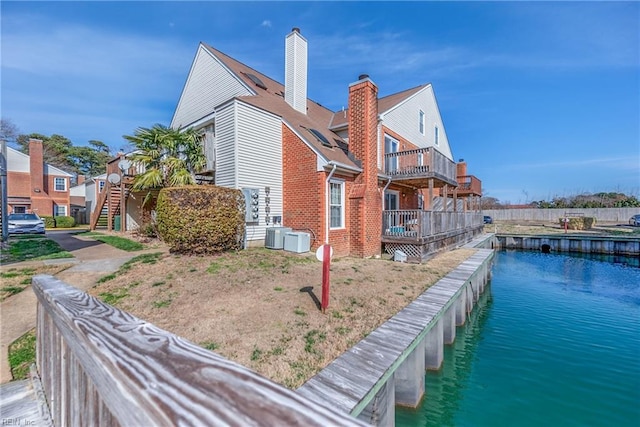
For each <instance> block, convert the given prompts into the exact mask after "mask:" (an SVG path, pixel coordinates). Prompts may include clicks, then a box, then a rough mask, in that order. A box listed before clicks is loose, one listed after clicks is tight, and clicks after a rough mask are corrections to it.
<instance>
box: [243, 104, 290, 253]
mask: <svg viewBox="0 0 640 427" xmlns="http://www.w3.org/2000/svg"><path fill="white" fill-rule="evenodd" d="M236 104H237V105H236V142H237V146H236V149H237V156H238V158H237V175H236V176H237V188H257V189H259V190H260V197H259V206H258V207H259V221H258V224H257V225H249V226H247V240H261V241H263V242H264V237H265V228H266V227H267V224H266V222H265V217H266V216H267V213H266V211H265V207H266V203H265V197H267V196H266V193H265V187H269V196H268V197H269V216H270V217H273V216H281V217H282V216H283V212H282V211H283V201H282V120H281V119H280V118H279V117H277V116H274V115H273V114H270V113H267V112H265V111H263V110H260V109H258V108H255V107H253V106H251V105H248V104H245V103H242V102H237V103H236ZM272 222H273V221H272V220H271V221H270V224H269V226H272V225H273V224H272ZM284 225H285V226H286V224H284Z"/></svg>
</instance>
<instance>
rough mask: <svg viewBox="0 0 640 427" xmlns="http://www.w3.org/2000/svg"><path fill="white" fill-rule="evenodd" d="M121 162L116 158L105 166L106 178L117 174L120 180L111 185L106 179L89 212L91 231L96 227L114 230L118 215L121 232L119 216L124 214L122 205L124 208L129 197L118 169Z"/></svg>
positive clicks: (127, 189)
mask: <svg viewBox="0 0 640 427" xmlns="http://www.w3.org/2000/svg"><path fill="white" fill-rule="evenodd" d="M121 160H122V157H116V158H114V159H112V160H111V161H110V162H109V163H108V164H107V177H109V176H110V175H112V174H117V175H119V176H120V180H119V183H118V184H112V183H111V182H110V181H109V180H108V179H107V181H106V183H105V186H104V188H103V190H102V192H101V193H100V196H99V197H98V200H97V202H96V205H95V207H94V209H93V212H91V220H90V222H89V228H90V229H91V230H95V229H96V228H97V227H100V228H106V229H107V230H114V229H115V222H116V216H119V215H120V219H121V220H120V231H123V230H122V229H123V228H124V227H123V224H124V222H123V221H122V216H121V215H122V214H123V213H126V212H125V210H124V208H123V205H124V206H126V205H125V200H126V198H127V197H128V196H129V185H127V184H125V180H124V179H125V177H123V176H122V172H121V171H120V169H119V168H118V162H120V161H121Z"/></svg>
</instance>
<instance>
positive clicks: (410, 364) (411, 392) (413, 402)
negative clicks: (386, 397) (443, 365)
mask: <svg viewBox="0 0 640 427" xmlns="http://www.w3.org/2000/svg"><path fill="white" fill-rule="evenodd" d="M424 352H425V346H424V341H423V342H421V343H419V344H418V345H417V346H416V347H415V348H414V349H413V351H412V352H411V354H409V356H407V358H406V359H405V360H404V361H403V362H402V364H401V365H400V366H399V367H398V369H397V370H396V372H395V373H394V374H393V378H394V381H395V388H396V393H395V394H396V405H400V406H408V407H410V408H416V407H417V406H418V404H420V401H421V400H422V396H424V371H425V367H424V363H425V356H424Z"/></svg>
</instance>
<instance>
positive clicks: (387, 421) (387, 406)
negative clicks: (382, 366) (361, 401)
mask: <svg viewBox="0 0 640 427" xmlns="http://www.w3.org/2000/svg"><path fill="white" fill-rule="evenodd" d="M422 376H423V377H424V375H422ZM395 395H396V390H395V380H394V379H393V376H391V377H390V378H389V379H388V380H387V382H386V383H385V384H384V385H383V386H382V388H381V389H380V390H378V393H376V395H375V397H374V398H373V399H372V400H371V402H369V404H368V405H367V407H366V408H364V409H363V410H362V412H360V415H358V417H357V418H358V419H359V420H360V421H364V422H366V423H369V424H371V425H374V426H385V427H386V426H388V427H393V426H394V425H395V422H396V397H395Z"/></svg>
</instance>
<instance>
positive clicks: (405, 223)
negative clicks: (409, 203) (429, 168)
mask: <svg viewBox="0 0 640 427" xmlns="http://www.w3.org/2000/svg"><path fill="white" fill-rule="evenodd" d="M482 225H483V216H482V213H480V212H447V211H444V212H443V211H423V210H393V211H383V212H382V235H383V236H385V237H402V238H413V239H415V240H416V241H420V240H422V239H424V238H427V237H430V236H434V235H437V234H441V233H445V232H451V231H455V230H464V229H467V228H474V227H480V226H482Z"/></svg>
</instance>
